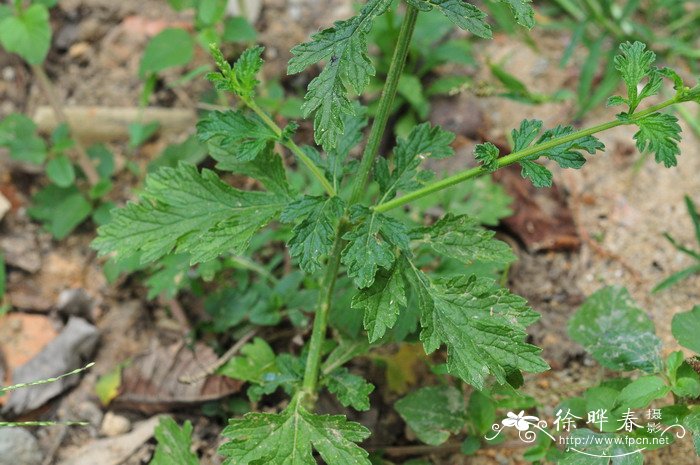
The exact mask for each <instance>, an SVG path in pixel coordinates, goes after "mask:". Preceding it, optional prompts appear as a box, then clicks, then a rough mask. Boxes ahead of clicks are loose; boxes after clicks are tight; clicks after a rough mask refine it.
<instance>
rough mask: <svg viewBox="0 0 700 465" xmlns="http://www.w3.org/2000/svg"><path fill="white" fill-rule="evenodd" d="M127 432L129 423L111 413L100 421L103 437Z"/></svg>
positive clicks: (129, 427) (127, 420)
mask: <svg viewBox="0 0 700 465" xmlns="http://www.w3.org/2000/svg"><path fill="white" fill-rule="evenodd" d="M129 431H131V422H130V421H129V419H128V418H126V417H123V416H121V415H117V414H115V413H112V412H107V413H106V414H105V417H104V419H103V420H102V428H100V432H101V433H102V434H103V435H104V436H107V437H109V438H111V437H114V436H121V435H122V434H126V433H128V432H129ZM0 465H1V464H0Z"/></svg>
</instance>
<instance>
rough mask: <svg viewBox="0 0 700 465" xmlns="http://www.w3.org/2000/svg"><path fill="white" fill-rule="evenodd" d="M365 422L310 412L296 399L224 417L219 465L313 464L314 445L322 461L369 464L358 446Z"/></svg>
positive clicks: (332, 464)
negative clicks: (274, 409)
mask: <svg viewBox="0 0 700 465" xmlns="http://www.w3.org/2000/svg"><path fill="white" fill-rule="evenodd" d="M369 435H370V432H369V430H367V428H365V427H364V426H362V425H360V424H358V423H353V422H349V421H347V420H346V418H345V417H344V416H341V415H315V414H313V413H310V412H308V411H307V410H306V409H304V408H303V407H302V406H301V405H300V402H299V401H298V399H294V400H293V401H292V402H291V403H290V404H289V406H288V407H287V408H286V409H285V410H284V411H283V412H281V413H279V414H270V413H267V414H265V413H249V414H247V415H245V416H244V417H243V418H241V419H233V420H230V421H229V425H228V426H227V427H226V428H225V429H224V431H223V432H222V436H224V437H225V438H227V439H229V442H227V443H225V444H224V445H222V446H221V447H220V448H219V453H220V454H221V455H223V456H224V457H225V460H224V465H258V464H262V463H265V464H269V465H315V464H316V460H315V459H314V457H313V450H316V451H317V452H318V453H319V455H320V456H321V458H322V459H323V461H324V462H325V463H326V464H327V465H371V462H370V461H369V459H368V458H367V457H368V454H367V452H366V451H364V450H363V449H361V448H360V447H358V446H357V444H356V443H358V442H361V441H363V440H365V439H367V437H369Z"/></svg>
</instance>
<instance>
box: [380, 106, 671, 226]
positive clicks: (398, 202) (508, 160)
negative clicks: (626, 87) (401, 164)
mask: <svg viewBox="0 0 700 465" xmlns="http://www.w3.org/2000/svg"><path fill="white" fill-rule="evenodd" d="M679 101H680V100H679V99H678V97H673V98H671V99H669V100H666V101H665V102H662V103H660V104H658V105H654V106H652V107H649V108H647V109H646V110H642V111H639V112H637V113H634V114H633V115H632V116H630V117H629V119H627V120H621V119H616V120H614V121H608V122H607V123H603V124H599V125H597V126H593V127H590V128H588V129H582V130H580V131H576V132H573V133H571V134H569V135H566V136H562V137H557V138H555V139H551V140H549V141H547V142H544V143H542V144H537V145H533V146H530V147H527V148H525V149H523V150H519V151H517V152H513V153H511V154H508V155H506V156H504V157H501V158H499V159H498V169H500V168H504V167H506V166H509V165H512V164H514V163H518V162H519V161H522V160H523V159H525V158H527V157H530V156H532V155H536V154H538V153H541V152H544V151H546V150H549V149H551V148H554V147H558V146H560V145H562V144H566V143H568V142H572V141H575V140H577V139H580V138H581V137H585V136H590V135H592V134H596V133H598V132H602V131H606V130H608V129H611V128H614V127H617V126H624V125H628V124H633V123H634V122H635V121H637V120H639V119H641V118H644V117H645V116H649V115H650V114H652V113H655V112H657V111H659V110H661V109H663V108H666V107H668V106H670V105H674V104H676V103H679ZM488 173H489V171H488V170H485V169H484V168H483V167H481V166H477V167H475V168H471V169H468V170H465V171H461V172H459V173H457V174H453V175H452V176H448V177H446V178H444V179H441V180H439V181H435V182H434V183H431V184H428V185H427V186H425V187H423V188H421V189H418V190H415V191H412V192H409V193H407V194H405V195H402V196H400V197H396V198H395V199H392V200H389V201H388V202H383V203H380V204H378V205H376V206H375V207H374V210H375V211H378V212H380V213H381V212H386V211H388V210H392V209H394V208H398V207H401V206H403V205H406V204H407V203H410V202H412V201H414V200H417V199H420V198H423V197H426V196H428V195H431V194H434V193H435V192H438V191H441V190H444V189H447V188H449V187H452V186H454V185H455V184H459V183H461V182H464V181H467V180H469V179H473V178H477V177H479V176H484V175H486V174H488Z"/></svg>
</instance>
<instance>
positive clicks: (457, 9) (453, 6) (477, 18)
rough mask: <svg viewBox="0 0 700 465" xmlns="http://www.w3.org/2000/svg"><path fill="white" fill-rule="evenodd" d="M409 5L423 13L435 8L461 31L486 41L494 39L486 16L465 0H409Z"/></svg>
mask: <svg viewBox="0 0 700 465" xmlns="http://www.w3.org/2000/svg"><path fill="white" fill-rule="evenodd" d="M407 3H408V4H409V5H411V6H413V7H415V8H417V9H419V10H421V11H430V10H432V9H433V8H435V9H436V10H438V11H439V12H440V13H442V14H443V15H445V17H446V18H447V19H449V20H450V21H452V23H453V24H454V25H455V26H457V27H459V28H460V29H464V30H465V31H469V32H471V33H472V34H474V35H476V36H479V37H482V38H484V39H490V38H491V37H492V34H491V27H490V26H489V24H488V23H487V22H486V14H485V13H484V12H483V11H481V10H480V9H478V8H477V7H475V6H474V5H472V4H471V3H467V2H465V1H464V0H408V1H407Z"/></svg>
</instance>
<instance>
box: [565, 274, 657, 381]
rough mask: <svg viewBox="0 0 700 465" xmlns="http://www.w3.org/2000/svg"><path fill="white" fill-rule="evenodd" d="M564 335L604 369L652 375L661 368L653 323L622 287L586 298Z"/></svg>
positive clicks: (611, 288)
mask: <svg viewBox="0 0 700 465" xmlns="http://www.w3.org/2000/svg"><path fill="white" fill-rule="evenodd" d="M568 332H569V337H571V339H573V340H574V341H576V342H578V343H579V344H581V345H582V346H583V347H584V348H585V349H586V351H588V352H589V353H590V354H591V356H592V357H593V358H594V359H596V360H597V361H598V363H600V364H601V365H603V366H604V367H607V368H610V369H613V370H633V369H640V370H642V371H645V372H647V373H655V372H658V371H659V370H660V369H661V367H662V366H663V363H662V360H661V355H660V350H661V341H660V340H659V338H658V337H656V334H655V333H654V324H653V323H652V321H651V320H650V319H649V317H648V316H647V315H646V314H645V313H644V311H643V310H641V309H640V308H638V307H637V305H636V303H635V302H634V301H633V300H632V297H631V296H630V295H629V292H627V289H625V288H623V287H612V286H610V287H605V288H603V289H601V290H599V291H598V292H596V293H594V294H592V295H591V296H590V297H588V298H587V299H586V301H585V302H584V303H583V305H581V308H579V310H578V311H577V312H576V313H575V314H574V316H573V317H572V318H571V320H569V325H568Z"/></svg>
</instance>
